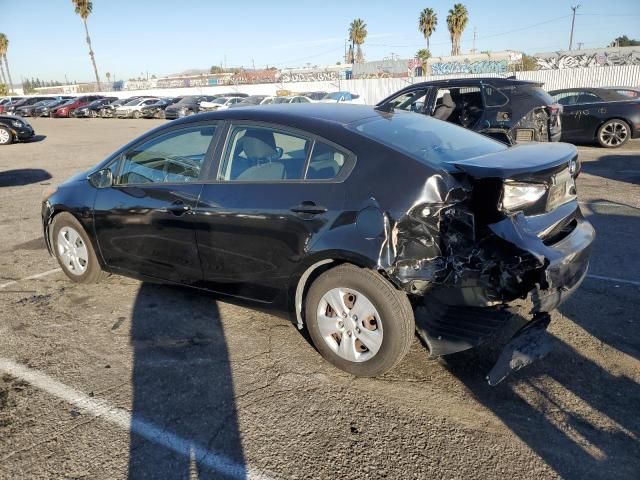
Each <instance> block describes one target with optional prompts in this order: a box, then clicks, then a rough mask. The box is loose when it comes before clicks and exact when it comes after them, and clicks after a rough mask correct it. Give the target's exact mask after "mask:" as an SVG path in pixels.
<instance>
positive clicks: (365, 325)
mask: <svg viewBox="0 0 640 480" xmlns="http://www.w3.org/2000/svg"><path fill="white" fill-rule="evenodd" d="M316 318H317V322H318V328H319V330H320V334H321V335H322V338H323V339H324V341H325V342H326V343H327V345H328V346H329V348H331V350H333V352H334V353H336V354H337V355H338V356H340V357H341V358H343V359H344V360H348V361H350V362H365V361H367V360H370V359H371V358H373V357H374V356H375V355H376V354H377V353H378V351H379V350H380V347H381V346H382V335H383V332H382V321H381V319H380V315H379V314H378V311H377V310H376V308H375V306H374V305H373V303H371V301H370V300H369V299H368V298H367V297H366V296H365V295H363V294H362V293H360V292H358V291H357V290H353V289H350V288H333V289H331V290H329V291H328V292H327V293H325V294H324V295H323V296H322V299H321V300H320V303H319V304H318V310H317V315H316Z"/></svg>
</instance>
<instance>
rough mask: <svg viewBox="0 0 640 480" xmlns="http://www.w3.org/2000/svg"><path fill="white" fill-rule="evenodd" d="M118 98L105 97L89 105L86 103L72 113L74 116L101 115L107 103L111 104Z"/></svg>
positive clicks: (93, 116)
mask: <svg viewBox="0 0 640 480" xmlns="http://www.w3.org/2000/svg"><path fill="white" fill-rule="evenodd" d="M116 100H118V97H104V98H99V99H97V100H94V101H93V102H91V103H90V104H89V105H85V106H84V107H80V108H76V109H75V110H74V111H73V112H72V113H71V116H72V117H76V118H87V117H90V118H96V117H98V116H100V110H101V109H102V107H104V106H105V105H109V104H111V103H113V102H115V101H116Z"/></svg>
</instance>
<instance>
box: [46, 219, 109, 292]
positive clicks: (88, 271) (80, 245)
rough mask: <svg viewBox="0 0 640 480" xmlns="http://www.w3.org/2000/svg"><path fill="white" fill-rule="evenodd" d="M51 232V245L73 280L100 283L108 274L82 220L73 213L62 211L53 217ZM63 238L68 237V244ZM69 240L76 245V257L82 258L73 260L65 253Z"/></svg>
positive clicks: (59, 261)
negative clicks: (99, 259) (102, 266)
mask: <svg viewBox="0 0 640 480" xmlns="http://www.w3.org/2000/svg"><path fill="white" fill-rule="evenodd" d="M50 232H51V233H50V235H51V237H50V238H51V246H52V249H53V251H54V253H55V256H56V260H58V264H60V267H61V268H62V271H63V272H64V273H65V275H66V276H67V277H69V278H70V279H71V280H72V281H73V282H76V283H98V282H100V281H101V280H102V279H104V278H106V277H107V275H108V274H107V273H106V272H104V271H103V270H102V268H101V267H100V263H99V262H98V259H97V257H96V253H95V251H94V250H93V246H92V244H91V240H90V239H89V237H88V236H87V233H86V232H85V230H84V228H83V227H82V225H81V224H80V222H79V221H78V220H77V219H76V218H75V217H74V216H73V215H71V214H70V213H67V212H62V213H59V214H58V215H56V216H55V217H53V223H52V224H51V228H50ZM63 238H66V239H67V243H66V245H65V242H64V241H63ZM69 241H71V243H72V244H73V245H74V247H75V251H76V254H77V256H76V258H79V259H80V260H76V261H73V260H72V259H70V257H65V256H64V255H63V253H62V252H63V250H65V249H68V245H70V243H69ZM65 247H67V248H65ZM81 257H83V258H81ZM83 259H84V265H82V261H81V260H83ZM83 267H84V268H83Z"/></svg>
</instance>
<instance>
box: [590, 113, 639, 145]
mask: <svg viewBox="0 0 640 480" xmlns="http://www.w3.org/2000/svg"><path fill="white" fill-rule="evenodd" d="M630 133H631V129H630V128H629V124H628V123H627V122H625V121H624V120H619V119H617V118H615V119H613V120H607V121H606V122H604V123H603V124H602V125H601V126H600V128H599V129H598V136H597V138H598V143H599V144H600V146H601V147H604V148H618V147H621V146H622V145H624V144H625V143H627V141H628V140H629V136H630Z"/></svg>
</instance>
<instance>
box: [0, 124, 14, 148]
mask: <svg viewBox="0 0 640 480" xmlns="http://www.w3.org/2000/svg"><path fill="white" fill-rule="evenodd" d="M10 143H13V134H12V133H11V130H9V129H8V128H7V127H3V126H1V125H0V145H9V144H10Z"/></svg>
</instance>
